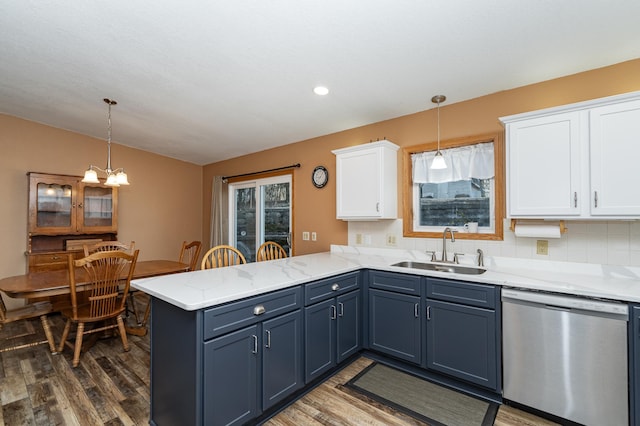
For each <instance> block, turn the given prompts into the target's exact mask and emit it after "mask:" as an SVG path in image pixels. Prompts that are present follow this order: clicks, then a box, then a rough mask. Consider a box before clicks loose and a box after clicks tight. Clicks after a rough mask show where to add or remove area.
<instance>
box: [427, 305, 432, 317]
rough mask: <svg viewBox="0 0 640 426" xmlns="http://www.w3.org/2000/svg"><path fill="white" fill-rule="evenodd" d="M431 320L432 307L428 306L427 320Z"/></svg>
mask: <svg viewBox="0 0 640 426" xmlns="http://www.w3.org/2000/svg"><path fill="white" fill-rule="evenodd" d="M430 319H431V306H427V320H430Z"/></svg>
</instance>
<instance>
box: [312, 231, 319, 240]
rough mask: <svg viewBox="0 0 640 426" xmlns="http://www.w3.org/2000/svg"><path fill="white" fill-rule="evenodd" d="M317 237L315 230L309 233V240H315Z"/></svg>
mask: <svg viewBox="0 0 640 426" xmlns="http://www.w3.org/2000/svg"><path fill="white" fill-rule="evenodd" d="M317 239H318V234H316V233H315V232H312V233H311V241H316V240H317Z"/></svg>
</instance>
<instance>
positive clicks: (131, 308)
mask: <svg viewBox="0 0 640 426" xmlns="http://www.w3.org/2000/svg"><path fill="white" fill-rule="evenodd" d="M135 246H136V242H135V241H131V242H130V243H129V244H125V243H123V242H120V241H101V242H99V243H95V244H91V245H87V244H84V245H83V246H82V248H83V250H84V257H87V256H89V255H91V254H93V253H97V252H100V251H114V250H115V251H123V252H125V253H129V254H133V251H134V250H135ZM136 292H137V291H136V290H130V291H129V298H128V299H127V301H126V307H125V308H126V310H125V312H126V314H127V316H128V315H129V314H133V317H134V318H135V320H136V323H138V322H139V321H140V318H139V316H138V309H137V308H136V301H135V297H134V294H135V293H136Z"/></svg>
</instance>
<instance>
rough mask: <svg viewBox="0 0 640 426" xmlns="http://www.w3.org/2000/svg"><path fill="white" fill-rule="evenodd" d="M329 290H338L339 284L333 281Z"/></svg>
mask: <svg viewBox="0 0 640 426" xmlns="http://www.w3.org/2000/svg"><path fill="white" fill-rule="evenodd" d="M331 290H333V291H338V290H340V284H338V283H335V284H334V285H332V286H331Z"/></svg>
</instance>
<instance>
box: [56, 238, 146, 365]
mask: <svg viewBox="0 0 640 426" xmlns="http://www.w3.org/2000/svg"><path fill="white" fill-rule="evenodd" d="M137 260H138V250H136V251H135V252H133V254H128V253H124V252H122V251H104V252H96V253H93V254H91V255H89V256H87V257H84V258H82V259H78V260H74V259H73V258H72V257H71V256H70V257H69V287H70V295H71V306H70V307H68V308H64V309H62V311H61V312H60V313H61V314H62V316H63V317H64V318H66V319H67V321H66V324H65V326H64V331H63V332H62V339H61V340H60V345H59V346H58V352H62V350H63V349H64V345H65V343H66V340H67V337H68V336H69V331H70V329H71V324H77V328H76V338H75V344H74V345H73V348H74V353H73V366H74V367H76V366H77V365H78V364H79V363H80V351H81V349H82V339H83V336H84V335H85V334H92V333H97V332H100V331H104V330H108V329H113V328H117V329H118V331H119V333H120V338H121V340H122V346H123V348H124V350H125V351H128V350H129V342H128V341H127V332H126V330H125V327H124V320H123V318H122V315H123V314H124V312H125V300H126V298H127V295H128V294H129V286H130V285H131V277H132V276H133V271H134V269H135V266H136V262H137ZM76 268H83V269H84V272H85V273H86V274H87V277H88V284H87V286H86V287H87V288H84V289H82V290H80V289H78V288H77V287H76ZM100 323H104V324H100ZM87 324H89V325H92V326H94V327H93V328H91V329H87V328H86V325H87Z"/></svg>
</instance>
